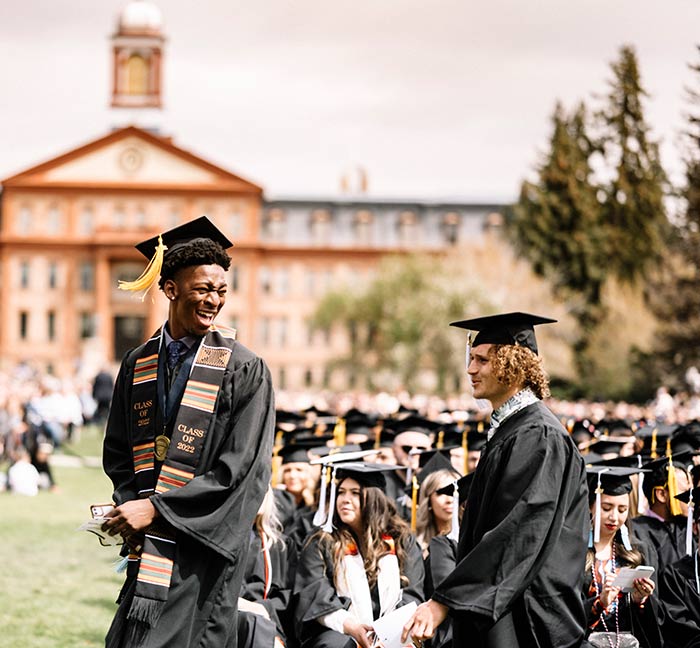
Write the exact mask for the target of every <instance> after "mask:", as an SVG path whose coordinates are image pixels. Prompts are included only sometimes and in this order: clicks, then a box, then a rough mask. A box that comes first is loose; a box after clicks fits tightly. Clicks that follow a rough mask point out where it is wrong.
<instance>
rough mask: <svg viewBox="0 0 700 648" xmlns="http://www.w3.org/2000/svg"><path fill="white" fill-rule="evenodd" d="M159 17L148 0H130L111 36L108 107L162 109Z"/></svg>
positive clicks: (153, 5)
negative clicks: (110, 79) (110, 93)
mask: <svg viewBox="0 0 700 648" xmlns="http://www.w3.org/2000/svg"><path fill="white" fill-rule="evenodd" d="M162 27H163V19H162V16H161V13H160V10H159V9H158V7H156V6H155V4H153V3H152V2H149V0H131V1H130V2H129V3H128V4H127V5H126V6H125V7H124V9H123V11H122V12H121V15H120V16H119V23H118V25H117V32H116V33H115V34H114V35H113V36H112V75H113V84H112V107H113V108H162V106H163V99H162V87H163V74H162V69H163V45H164V43H165V37H164V36H163V32H162Z"/></svg>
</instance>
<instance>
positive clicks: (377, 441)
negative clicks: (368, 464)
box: [374, 425, 382, 450]
mask: <svg viewBox="0 0 700 648" xmlns="http://www.w3.org/2000/svg"><path fill="white" fill-rule="evenodd" d="M374 434H375V438H374V449H375V450H379V448H381V447H382V426H381V425H377V427H376V428H375V432H374Z"/></svg>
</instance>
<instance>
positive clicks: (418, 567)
mask: <svg viewBox="0 0 700 648" xmlns="http://www.w3.org/2000/svg"><path fill="white" fill-rule="evenodd" d="M405 562H406V564H405V565H404V566H403V570H402V575H403V576H405V577H406V578H407V579H408V584H407V585H404V587H403V590H402V593H401V605H406V604H407V603H410V602H411V601H415V602H416V603H417V604H420V603H422V602H423V601H424V600H425V594H424V592H423V581H424V578H425V569H424V567H423V552H422V550H421V548H420V545H419V544H418V542H417V541H416V539H415V537H414V536H413V535H411V536H409V538H408V542H407V544H406V561H405Z"/></svg>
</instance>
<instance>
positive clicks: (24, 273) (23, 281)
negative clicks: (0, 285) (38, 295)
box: [19, 261, 30, 288]
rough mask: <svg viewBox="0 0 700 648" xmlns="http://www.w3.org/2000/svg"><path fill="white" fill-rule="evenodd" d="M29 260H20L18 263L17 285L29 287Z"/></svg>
mask: <svg viewBox="0 0 700 648" xmlns="http://www.w3.org/2000/svg"><path fill="white" fill-rule="evenodd" d="M29 270H30V268H29V261H21V262H20V264H19V286H20V288H29V277H30V272H29Z"/></svg>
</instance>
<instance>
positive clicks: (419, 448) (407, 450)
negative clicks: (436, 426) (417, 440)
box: [401, 445, 428, 454]
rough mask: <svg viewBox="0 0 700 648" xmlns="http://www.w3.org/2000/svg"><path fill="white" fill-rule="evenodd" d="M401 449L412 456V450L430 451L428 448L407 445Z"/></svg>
mask: <svg viewBox="0 0 700 648" xmlns="http://www.w3.org/2000/svg"><path fill="white" fill-rule="evenodd" d="M401 449H402V450H403V451H404V452H405V453H406V454H411V450H421V451H423V450H428V447H427V446H410V445H405V446H401Z"/></svg>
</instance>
